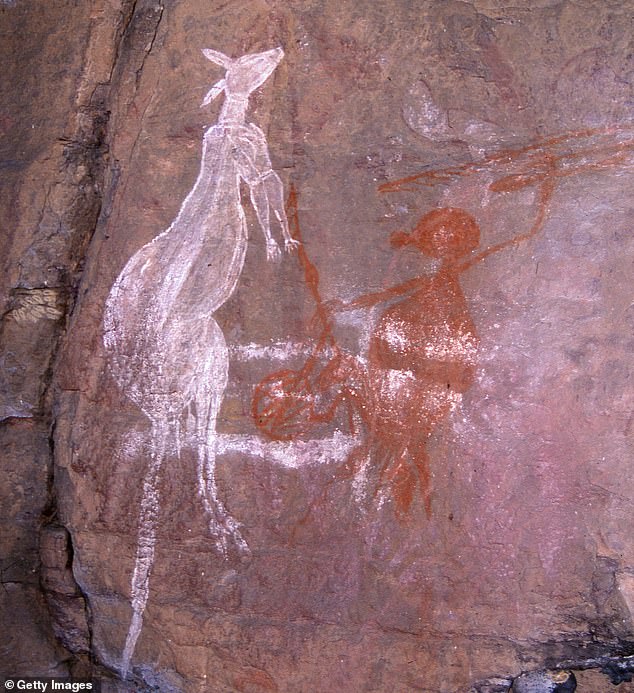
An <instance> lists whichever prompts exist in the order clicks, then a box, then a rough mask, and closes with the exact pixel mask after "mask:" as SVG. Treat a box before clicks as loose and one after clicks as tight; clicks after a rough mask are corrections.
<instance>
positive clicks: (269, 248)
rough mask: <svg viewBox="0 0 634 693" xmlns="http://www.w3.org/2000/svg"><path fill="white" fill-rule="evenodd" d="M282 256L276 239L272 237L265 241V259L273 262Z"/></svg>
mask: <svg viewBox="0 0 634 693" xmlns="http://www.w3.org/2000/svg"><path fill="white" fill-rule="evenodd" d="M281 257H282V251H281V250H280V246H279V245H278V244H277V241H274V240H273V239H272V238H271V239H270V240H268V241H267V242H266V259H267V260H268V261H269V262H275V261H277V260H279V259H280V258H281Z"/></svg>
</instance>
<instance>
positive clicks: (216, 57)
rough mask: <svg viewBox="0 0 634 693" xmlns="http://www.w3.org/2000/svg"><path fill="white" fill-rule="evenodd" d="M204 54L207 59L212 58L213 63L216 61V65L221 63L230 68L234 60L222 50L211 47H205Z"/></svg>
mask: <svg viewBox="0 0 634 693" xmlns="http://www.w3.org/2000/svg"><path fill="white" fill-rule="evenodd" d="M203 55H204V56H205V58H207V60H211V62H212V63H216V65H221V66H222V67H224V68H226V69H229V66H230V65H231V63H232V62H233V60H232V59H231V58H229V57H228V56H226V55H225V54H224V53H221V52H220V51H214V50H212V49H211V48H203Z"/></svg>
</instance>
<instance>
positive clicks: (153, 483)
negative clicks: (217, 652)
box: [121, 422, 169, 680]
mask: <svg viewBox="0 0 634 693" xmlns="http://www.w3.org/2000/svg"><path fill="white" fill-rule="evenodd" d="M168 434H169V429H168V426H167V425H160V424H156V423H154V422H153V424H152V455H151V459H150V464H149V466H148V469H147V472H146V474H145V479H144V480H143V496H142V498H141V509H140V512H139V537H138V541H137V548H136V555H135V559H134V571H133V573H132V583H131V597H132V620H131V622H130V627H129V628H128V634H127V636H126V641H125V646H124V648H123V655H122V658H121V659H122V662H121V675H122V678H123V679H124V680H125V678H126V677H127V675H128V670H129V668H130V660H131V659H132V655H133V654H134V648H135V646H136V641H137V639H138V637H139V634H140V633H141V628H142V626H143V613H144V611H145V605H146V604H147V600H148V595H149V591H150V573H151V572H152V566H153V565H154V546H155V544H156V523H157V520H158V516H159V510H160V502H159V501H160V498H159V490H158V475H159V472H160V469H161V465H162V463H163V459H164V458H165V448H166V443H167V437H168Z"/></svg>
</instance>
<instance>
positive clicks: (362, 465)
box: [253, 175, 555, 519]
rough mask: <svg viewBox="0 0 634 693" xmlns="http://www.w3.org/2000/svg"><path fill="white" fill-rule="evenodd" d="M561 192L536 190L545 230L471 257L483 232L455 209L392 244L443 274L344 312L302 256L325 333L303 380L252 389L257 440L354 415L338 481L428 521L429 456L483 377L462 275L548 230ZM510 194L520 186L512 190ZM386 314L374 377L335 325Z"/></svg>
mask: <svg viewBox="0 0 634 693" xmlns="http://www.w3.org/2000/svg"><path fill="white" fill-rule="evenodd" d="M554 180H555V178H554V177H550V176H547V175H545V176H543V177H542V179H541V181H539V182H540V183H541V185H540V192H539V196H538V203H537V218H536V220H535V222H534V223H533V225H532V227H531V228H530V229H529V230H528V231H527V232H526V233H523V234H519V235H517V236H514V237H513V238H511V239H508V240H506V241H504V242H502V243H498V244H496V245H493V246H491V247H489V248H487V249H486V250H484V251H482V252H480V253H475V251H476V249H477V248H478V247H479V244H480V229H479V226H478V224H477V222H476V220H475V219H474V217H473V216H472V215H471V214H469V213H468V212H466V211H464V210H462V209H457V208H451V207H446V208H440V209H434V210H432V211H430V212H428V213H427V214H425V215H424V216H423V217H422V218H421V219H420V220H419V222H418V223H417V224H416V226H415V227H414V229H413V230H412V231H411V232H409V233H405V232H401V231H398V232H395V233H393V234H392V236H391V243H392V245H393V247H395V248H401V247H403V246H406V245H409V246H413V247H415V248H416V249H417V250H419V251H420V252H421V253H422V254H423V255H425V256H427V257H430V258H433V259H435V260H436V261H438V262H439V267H438V269H437V270H436V271H435V272H434V273H433V274H431V275H427V274H426V275H421V276H418V277H415V278H413V279H410V280H408V281H406V282H404V283H402V284H398V285H396V286H393V287H390V288H387V289H385V290H382V291H378V292H374V293H369V294H364V295H362V296H360V297H358V298H356V299H354V300H352V301H350V302H348V303H343V302H340V301H330V302H328V303H326V304H324V303H323V302H322V301H321V298H320V295H319V291H318V274H317V270H316V269H315V267H314V266H313V265H312V264H311V263H310V262H309V261H308V258H307V256H306V253H305V251H303V250H302V252H301V253H300V262H301V263H302V264H303V266H304V270H305V275H306V281H307V284H308V286H309V288H310V290H311V292H312V294H313V297H314V298H315V300H316V302H317V311H316V317H317V319H318V321H319V322H320V323H321V325H322V327H323V330H322V334H321V337H320V339H319V340H318V342H317V344H316V346H315V350H314V352H313V354H312V355H311V357H310V358H309V359H308V361H307V362H306V364H305V365H304V367H303V368H302V369H300V370H297V371H293V370H285V371H279V372H277V373H273V374H272V375H271V376H269V377H268V378H266V379H265V380H263V381H262V382H261V383H260V384H259V385H258V386H257V387H256V392H255V397H254V402H253V413H254V418H255V421H256V424H257V425H258V426H259V427H260V429H262V430H263V431H264V432H265V433H267V435H268V436H269V437H272V438H276V439H281V440H284V439H291V438H294V437H296V436H297V435H301V434H303V433H306V432H308V431H310V429H311V427H313V426H314V425H315V424H316V423H320V422H324V421H332V420H333V418H334V417H335V415H336V412H337V410H338V409H340V408H341V407H342V406H343V405H346V406H347V408H348V411H349V413H350V416H349V419H350V421H351V423H352V425H353V427H354V420H355V417H354V416H353V415H352V412H354V413H356V414H357V416H356V420H360V422H361V424H362V428H363V432H362V436H361V437H362V442H361V443H360V444H359V445H358V446H357V447H356V448H355V449H354V450H353V451H352V452H351V454H350V456H349V459H348V460H347V462H346V464H345V465H344V466H343V467H342V468H341V469H340V470H339V471H338V473H337V474H336V475H335V477H334V478H335V480H337V479H344V478H356V479H357V481H359V480H360V477H362V476H365V477H367V480H366V483H367V485H368V489H367V490H369V491H370V492H371V495H372V496H373V498H374V499H375V500H376V502H378V503H381V504H382V503H383V502H384V500H386V498H391V499H392V501H393V504H394V509H395V512H396V514H397V516H399V517H400V518H401V519H404V518H405V517H406V516H407V515H408V513H409V511H410V509H411V507H412V503H413V501H414V499H415V498H416V496H417V495H418V496H419V497H420V498H421V500H422V502H423V505H424V508H425V511H426V513H427V515H428V516H430V515H431V483H430V476H431V475H430V464H429V455H428V452H427V444H428V441H429V438H430V437H431V435H432V433H433V432H434V430H435V428H436V427H437V426H438V424H439V423H440V422H441V421H443V419H445V418H446V416H447V415H448V414H449V413H450V412H451V410H452V409H453V408H454V407H455V406H456V405H457V404H458V403H459V402H460V401H461V398H462V395H463V394H464V393H465V392H466V391H467V390H468V389H469V388H470V387H471V385H472V384H473V382H474V380H475V374H476V365H477V353H478V346H479V338H478V333H477V329H476V326H475V324H474V322H473V319H472V317H471V315H470V313H469V307H468V304H467V300H466V298H465V295H464V292H463V290H462V287H461V286H460V275H461V274H462V273H463V272H465V271H466V270H468V269H469V268H470V267H472V266H473V265H475V264H476V263H478V262H480V261H482V260H484V259H485V258H486V257H488V256H489V255H491V254H492V253H495V252H498V251H500V250H503V249H505V248H507V247H510V246H512V245H516V244H518V243H520V242H521V241H524V240H527V239H528V238H530V237H532V236H534V235H535V234H536V233H537V232H538V231H539V230H540V229H541V227H542V225H543V221H544V218H545V213H546V206H547V203H548V200H549V199H550V197H551V195H552V191H553V189H554ZM508 183H511V181H510V180H509V181H508ZM512 184H513V186H515V185H516V181H513V183H512ZM504 188H505V186H503V187H500V190H503V189H504ZM292 203H293V204H291V205H289V221H290V223H291V227H294V229H295V232H296V233H297V234H299V225H298V223H297V210H296V201H295V200H294V198H293V200H292ZM300 247H301V246H300ZM474 253H475V254H474ZM382 304H384V305H385V306H386V307H385V308H383V310H382V312H381V314H380V316H379V318H378V320H377V321H376V324H375V326H374V329H373V331H372V334H371V338H370V343H369V349H368V354H367V365H366V366H363V365H362V362H361V361H360V360H358V359H355V358H354V357H353V356H352V355H350V354H347V353H346V352H344V351H343V350H341V349H340V348H339V347H338V346H337V344H336V340H335V338H334V336H333V332H332V322H333V320H334V318H335V314H336V313H338V312H342V311H346V310H359V309H364V308H371V307H374V306H379V305H382ZM327 350H329V360H328V361H327V363H326V365H325V366H323V367H322V366H320V363H323V358H322V359H321V361H320V356H319V355H320V354H322V355H323V353H325V352H326V351H327ZM361 481H362V480H361ZM311 509H312V508H311Z"/></svg>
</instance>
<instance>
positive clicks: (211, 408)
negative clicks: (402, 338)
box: [104, 48, 296, 678]
mask: <svg viewBox="0 0 634 693" xmlns="http://www.w3.org/2000/svg"><path fill="white" fill-rule="evenodd" d="M203 53H204V55H205V56H206V57H207V58H208V59H209V60H211V61H212V62H214V63H216V64H217V65H220V66H222V67H224V68H225V70H226V73H225V77H224V79H222V80H220V81H219V82H217V83H216V84H215V85H214V86H213V87H212V89H211V90H210V91H209V92H208V94H207V96H206V97H205V99H204V101H203V104H202V105H203V106H205V105H207V104H209V103H211V101H212V100H213V99H214V98H216V97H217V96H218V95H219V94H220V93H221V92H224V93H225V101H224V103H223V106H222V109H221V113H220V116H219V118H218V122H217V123H215V124H214V125H212V126H210V127H209V128H208V129H207V130H206V131H205V134H204V137H203V148H202V157H201V166H200V172H199V174H198V178H197V180H196V182H195V184H194V186H193V188H192V190H191V191H190V192H189V194H188V195H187V197H186V198H185V200H184V201H183V203H182V205H181V208H180V211H179V213H178V214H177V216H176V218H175V219H174V221H173V222H172V223H171V224H170V226H169V227H168V228H167V229H166V230H165V231H163V232H162V233H161V234H159V235H158V236H156V238H154V239H153V240H152V241H150V242H149V243H147V244H146V245H144V246H143V247H142V248H141V249H140V250H138V251H137V252H136V253H135V254H134V255H133V256H132V257H131V258H130V260H129V261H128V263H127V264H126V265H125V267H124V268H123V270H122V272H121V274H120V275H119V276H118V278H117V279H116V280H115V282H114V284H113V286H112V289H111V291H110V294H109V296H108V299H107V301H106V308H105V313H104V345H105V347H106V350H107V352H108V355H109V364H110V369H111V372H112V374H113V376H114V378H115V380H116V381H117V383H118V385H119V387H120V388H121V389H122V390H123V392H125V394H126V395H127V397H128V398H129V399H130V400H132V401H133V402H134V403H135V404H136V405H137V406H138V407H139V408H140V409H141V410H142V411H143V412H144V414H145V415H146V416H147V417H148V419H149V420H150V423H151V455H150V462H149V464H148V468H147V471H146V474H145V478H144V481H143V488H142V500H141V509H140V516H139V529H138V533H139V534H138V543H137V550H136V555H135V564H134V571H133V575H132V581H131V602H132V612H133V614H132V620H131V623H130V627H129V629H128V633H127V637H126V642H125V646H124V650H123V655H122V663H121V672H122V676H123V678H126V676H127V673H128V669H129V666H130V660H131V658H132V655H133V653H134V649H135V646H136V641H137V638H138V636H139V633H140V631H141V628H142V623H143V613H144V611H145V606H146V604H147V600H148V595H149V579H150V573H151V570H152V566H153V563H154V550H155V543H156V524H157V520H158V516H159V512H160V497H159V490H158V478H159V472H160V469H161V466H162V464H163V462H164V460H165V458H166V456H167V454H168V453H170V452H172V450H171V449H170V446H171V447H172V448H173V451H174V452H175V453H176V455H177V456H178V457H180V453H181V450H182V449H183V448H185V447H189V448H192V449H193V450H195V452H196V456H197V479H198V494H199V496H200V498H201V500H202V504H203V507H204V509H205V512H206V516H207V518H208V523H209V529H210V532H211V534H212V536H214V537H215V542H216V546H217V548H218V549H219V551H220V552H221V553H222V554H223V556H224V557H225V558H226V557H227V555H228V550H229V547H230V545H233V546H234V547H235V549H236V550H237V551H238V552H239V553H242V554H244V553H248V546H247V543H246V541H245V540H244V538H243V537H242V534H241V532H240V529H239V525H238V523H237V522H236V520H235V519H234V518H233V517H232V516H231V515H230V514H229V513H228V512H227V510H226V508H225V507H224V505H223V503H222V501H221V500H220V498H219V497H218V489H217V485H216V478H215V441H216V418H217V415H218V411H219V409H220V405H221V404H222V399H223V395H224V390H225V387H226V384H227V377H228V351H227V345H226V342H225V339H224V335H223V333H222V330H221V329H220V327H219V326H218V324H217V323H216V321H215V320H214V318H213V313H214V312H215V311H216V310H217V309H218V308H219V307H220V306H221V305H223V304H224V303H225V302H226V301H227V299H228V298H229V297H230V296H231V295H232V293H233V292H234V290H235V288H236V285H237V282H238V279H239V277H240V274H241V272H242V268H243V266H244V260H245V254H246V249H247V241H248V236H247V226H246V219H245V214H244V210H243V209H242V205H241V201H240V183H241V181H244V182H245V183H246V184H247V185H248V187H249V191H250V196H251V202H252V204H253V207H254V209H255V212H256V216H257V219H258V222H259V225H260V228H261V230H262V233H263V234H264V237H265V240H266V247H267V258H268V259H269V260H275V259H277V258H278V257H279V255H280V250H279V246H278V244H277V242H276V241H275V240H274V239H273V236H272V234H271V228H270V210H272V211H273V213H274V215H275V217H276V218H277V220H278V222H279V224H280V226H281V229H282V235H283V238H284V241H285V247H286V249H287V250H289V249H292V248H293V247H294V246H295V245H296V241H294V240H293V239H292V238H291V235H290V232H289V228H288V221H287V218H286V213H285V209H284V199H283V198H284V191H283V186H282V182H281V180H280V178H279V176H278V175H277V173H275V171H273V169H272V166H271V160H270V156H269V152H268V146H267V142H266V137H265V135H264V133H263V132H262V130H260V128H258V127H257V126H256V125H254V124H253V123H249V122H247V121H246V112H247V108H248V98H249V95H250V94H251V93H252V92H253V91H254V90H255V89H257V88H258V87H259V86H260V85H261V84H263V83H264V81H265V80H266V79H267V78H268V77H269V75H270V74H271V73H272V72H273V70H274V69H275V67H276V66H277V65H278V63H279V62H280V60H281V59H282V57H283V51H282V49H281V48H274V49H272V50H269V51H265V52H263V53H257V54H252V55H245V56H242V57H241V58H237V59H232V58H229V57H228V56H226V55H224V54H222V53H219V52H217V51H213V50H210V49H205V50H203Z"/></svg>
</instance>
